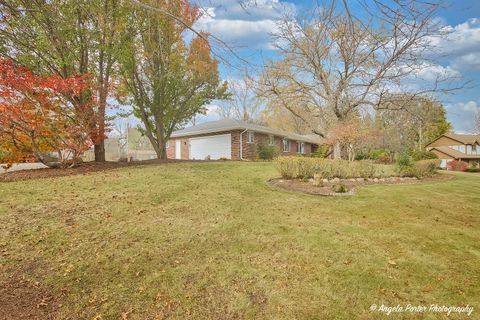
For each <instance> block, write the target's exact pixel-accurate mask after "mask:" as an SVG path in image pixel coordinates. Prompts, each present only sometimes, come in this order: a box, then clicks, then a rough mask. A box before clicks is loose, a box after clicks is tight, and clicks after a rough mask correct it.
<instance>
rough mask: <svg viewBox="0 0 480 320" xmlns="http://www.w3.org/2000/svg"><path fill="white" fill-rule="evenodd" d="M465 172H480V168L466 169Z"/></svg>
mask: <svg viewBox="0 0 480 320" xmlns="http://www.w3.org/2000/svg"><path fill="white" fill-rule="evenodd" d="M465 172H480V168H468V169H465Z"/></svg>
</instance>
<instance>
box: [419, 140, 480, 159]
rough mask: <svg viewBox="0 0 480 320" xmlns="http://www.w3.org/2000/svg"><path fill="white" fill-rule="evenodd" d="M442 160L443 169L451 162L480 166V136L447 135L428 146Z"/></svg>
mask: <svg viewBox="0 0 480 320" xmlns="http://www.w3.org/2000/svg"><path fill="white" fill-rule="evenodd" d="M426 148H427V150H429V151H432V152H433V153H435V154H436V155H437V156H438V158H439V159H441V160H442V164H441V166H442V167H446V166H447V162H448V161H450V160H462V161H465V162H468V163H469V164H470V165H472V164H473V163H477V165H478V164H480V135H475V134H454V133H446V134H444V135H442V136H440V137H438V138H437V139H435V140H434V141H432V142H431V143H429V144H428V145H427V146H426Z"/></svg>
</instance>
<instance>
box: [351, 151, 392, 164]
mask: <svg viewBox="0 0 480 320" xmlns="http://www.w3.org/2000/svg"><path fill="white" fill-rule="evenodd" d="M355 160H375V162H378V163H391V162H392V155H391V152H390V150H388V149H371V150H368V151H367V150H363V151H360V152H359V153H358V155H357V156H356V157H355Z"/></svg>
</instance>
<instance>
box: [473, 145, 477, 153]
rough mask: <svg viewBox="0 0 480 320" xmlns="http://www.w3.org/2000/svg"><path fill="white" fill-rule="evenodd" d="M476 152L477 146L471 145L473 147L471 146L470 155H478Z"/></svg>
mask: <svg viewBox="0 0 480 320" xmlns="http://www.w3.org/2000/svg"><path fill="white" fill-rule="evenodd" d="M477 150H478V149H477V146H476V145H473V146H472V154H478V153H477Z"/></svg>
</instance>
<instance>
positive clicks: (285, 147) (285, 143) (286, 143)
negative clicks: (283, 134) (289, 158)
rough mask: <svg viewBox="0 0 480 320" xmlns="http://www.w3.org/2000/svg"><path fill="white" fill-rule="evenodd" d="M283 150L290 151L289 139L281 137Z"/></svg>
mask: <svg viewBox="0 0 480 320" xmlns="http://www.w3.org/2000/svg"><path fill="white" fill-rule="evenodd" d="M283 152H290V140H287V139H283Z"/></svg>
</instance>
